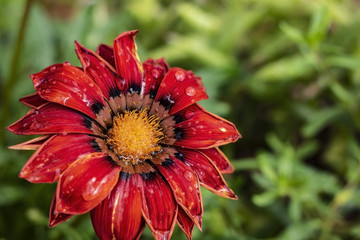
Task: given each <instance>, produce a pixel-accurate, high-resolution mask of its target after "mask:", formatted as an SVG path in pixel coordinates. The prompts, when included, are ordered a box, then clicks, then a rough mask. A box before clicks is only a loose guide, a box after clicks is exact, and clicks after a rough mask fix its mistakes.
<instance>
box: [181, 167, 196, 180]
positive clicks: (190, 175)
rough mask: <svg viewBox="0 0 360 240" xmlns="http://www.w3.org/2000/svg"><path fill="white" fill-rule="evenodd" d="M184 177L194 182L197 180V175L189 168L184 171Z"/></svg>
mask: <svg viewBox="0 0 360 240" xmlns="http://www.w3.org/2000/svg"><path fill="white" fill-rule="evenodd" d="M183 174H184V178H185V179H186V180H187V181H189V182H193V181H194V180H195V176H194V173H192V172H191V171H189V170H186V171H184V173H183Z"/></svg>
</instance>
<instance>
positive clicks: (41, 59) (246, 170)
mask: <svg viewBox="0 0 360 240" xmlns="http://www.w3.org/2000/svg"><path fill="white" fill-rule="evenodd" d="M25 9H27V11H26V10H25ZM359 10H360V3H359V1H356V0H342V1H341V0H313V1H308V0H286V1H274V0H196V1H190V0H189V1H170V0H123V1H116V0H113V1H105V0H103V1H91V0H78V1H71V0H65V1H61V0H28V1H25V0H14V1H12V0H0V52H1V55H0V59H1V64H0V86H1V103H0V104H1V105H0V106H1V109H0V112H1V116H0V119H1V122H0V129H1V130H0V138H1V139H0V140H1V141H0V144H1V145H0V147H1V149H0V212H1V214H0V239H54V240H55V239H74V240H78V239H79V240H80V239H96V237H95V235H94V232H93V230H92V227H91V223H90V220H89V216H88V215H83V216H77V217H74V218H73V219H72V220H70V221H68V222H65V223H62V224H60V225H59V226H56V227H54V228H53V229H48V228H47V218H48V217H47V215H48V213H47V212H48V208H49V205H50V202H51V197H52V193H53V191H54V188H55V184H52V185H47V184H30V183H28V182H26V181H24V180H21V179H18V178H17V174H18V172H19V171H20V170H21V167H22V166H23V165H24V164H25V162H26V160H27V159H28V158H29V156H30V155H31V152H29V151H28V152H26V151H23V152H20V151H10V150H8V149H7V148H6V147H7V146H9V145H13V144H16V143H19V142H21V141H24V140H26V139H29V138H27V137H24V136H15V135H13V134H10V133H8V132H6V131H4V128H5V126H7V125H9V124H11V123H12V122H14V121H15V120H17V119H18V118H20V117H21V116H22V115H24V114H25V113H26V111H27V110H28V109H27V108H26V107H25V106H23V105H22V104H20V103H19V102H18V101H17V99H18V98H20V97H21V96H24V95H25V94H30V93H32V92H34V89H33V86H32V83H31V80H30V79H29V75H30V74H31V73H35V72H38V71H40V70H41V69H43V68H45V67H46V66H48V65H50V64H54V63H57V62H64V61H70V62H72V63H73V64H79V62H78V60H77V59H76V55H75V53H74V45H73V41H74V40H78V41H79V42H81V43H82V44H84V45H85V46H87V47H89V48H92V49H95V48H96V46H97V44H99V43H107V44H111V43H112V40H113V39H114V38H115V37H116V36H117V35H118V34H119V33H121V32H123V31H126V30H131V29H139V30H140V33H139V34H138V35H137V44H138V48H139V55H140V57H141V58H142V60H145V59H146V58H147V57H165V58H166V59H167V61H168V62H169V64H170V66H179V67H182V68H185V69H191V70H194V72H195V73H196V74H198V75H200V76H202V77H203V81H204V84H205V86H206V88H207V90H208V94H209V96H210V99H209V100H206V101H203V102H202V105H203V106H205V107H206V108H207V109H208V110H209V111H212V112H214V113H216V114H219V115H221V116H223V117H226V118H227V119H229V120H231V121H233V122H234V123H235V124H236V125H237V127H238V129H239V131H240V132H241V133H242V135H243V139H241V140H239V141H238V142H237V143H235V144H232V145H229V146H225V147H223V148H222V149H223V150H224V151H225V152H226V154H227V156H229V158H230V159H231V160H232V162H233V164H234V166H235V168H236V172H235V173H234V174H232V175H229V176H226V179H227V181H228V183H229V185H230V186H231V187H232V188H233V189H234V191H235V192H236V194H237V195H238V196H239V200H238V201H231V200H228V199H222V198H220V197H217V196H215V195H213V194H211V193H209V192H208V191H207V190H205V189H203V199H204V211H205V214H204V224H203V225H204V226H203V233H200V232H199V231H198V230H195V231H194V239H209V240H210V239H240V240H255V239H284V240H285V239H291V240H305V239H320V240H332V239H334V240H337V239H360V200H359V199H360V188H359V182H360V141H359V140H360V134H359V129H360V104H359V102H360V35H359V32H358V29H359V28H360V14H359ZM26 13H28V15H26ZM173 238H174V239H185V236H184V234H182V233H181V231H180V230H179V228H178V227H176V229H175V232H174V235H173ZM141 239H152V236H151V233H150V231H149V230H148V229H146V230H145V233H144V235H143V236H142V237H141Z"/></svg>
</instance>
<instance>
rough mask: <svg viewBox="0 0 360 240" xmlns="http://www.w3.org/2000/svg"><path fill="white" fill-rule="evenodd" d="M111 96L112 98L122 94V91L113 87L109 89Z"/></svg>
mask: <svg viewBox="0 0 360 240" xmlns="http://www.w3.org/2000/svg"><path fill="white" fill-rule="evenodd" d="M109 96H110V97H112V98H115V97H119V96H121V91H120V90H119V89H117V88H112V89H110V91H109Z"/></svg>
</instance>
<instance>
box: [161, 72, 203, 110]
mask: <svg viewBox="0 0 360 240" xmlns="http://www.w3.org/2000/svg"><path fill="white" fill-rule="evenodd" d="M207 98H208V96H207V95H206V92H205V88H204V87H203V85H202V82H201V79H200V77H198V76H195V75H193V74H192V72H189V71H185V70H183V69H181V68H171V69H170V70H169V71H168V72H167V74H166V75H165V77H164V79H163V80H162V82H161V84H160V88H159V90H158V92H157V94H156V97H155V100H156V101H160V102H162V103H163V105H165V108H170V114H174V113H176V112H178V111H180V110H182V109H184V108H185V107H187V106H189V105H191V104H193V103H195V102H197V101H200V100H202V99H207Z"/></svg>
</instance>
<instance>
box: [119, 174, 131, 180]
mask: <svg viewBox="0 0 360 240" xmlns="http://www.w3.org/2000/svg"><path fill="white" fill-rule="evenodd" d="M130 176H131V174H130V173H126V172H120V178H121V179H123V180H128V179H129V178H130Z"/></svg>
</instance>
